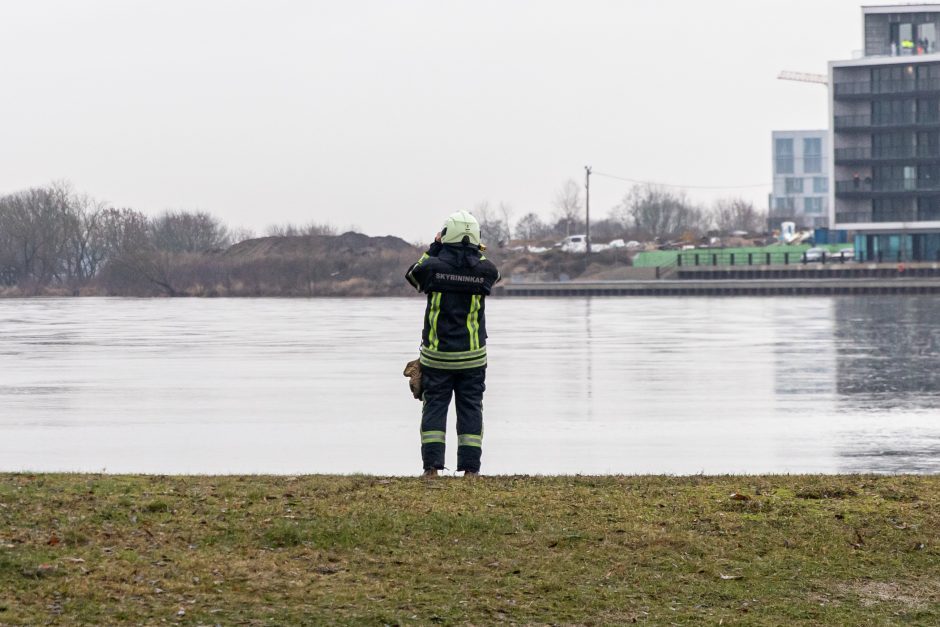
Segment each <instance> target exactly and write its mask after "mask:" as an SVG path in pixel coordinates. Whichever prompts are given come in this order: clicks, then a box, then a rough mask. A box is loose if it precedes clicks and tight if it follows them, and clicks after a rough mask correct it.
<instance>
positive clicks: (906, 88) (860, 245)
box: [829, 4, 940, 261]
mask: <svg viewBox="0 0 940 627" xmlns="http://www.w3.org/2000/svg"><path fill="white" fill-rule="evenodd" d="M862 19H863V30H864V33H863V39H864V42H863V45H864V51H863V55H864V56H862V57H861V58H858V59H853V60H848V61H832V62H830V63H829V85H830V86H831V89H830V116H831V125H830V132H831V138H832V139H831V142H830V145H831V146H832V147H833V167H832V179H833V184H832V185H831V189H832V192H831V194H832V198H831V202H830V207H831V209H830V214H829V217H830V221H831V225H832V228H836V229H845V230H849V231H853V232H854V233H855V256H856V258H857V259H862V260H869V261H871V260H876V261H877V260H881V261H936V260H940V51H938V49H937V43H938V41H937V37H938V33H940V4H912V5H897V6H867V7H862Z"/></svg>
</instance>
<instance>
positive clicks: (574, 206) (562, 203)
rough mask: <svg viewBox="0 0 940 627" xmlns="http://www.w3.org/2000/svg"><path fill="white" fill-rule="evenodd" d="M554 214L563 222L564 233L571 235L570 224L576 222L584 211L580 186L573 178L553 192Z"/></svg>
mask: <svg viewBox="0 0 940 627" xmlns="http://www.w3.org/2000/svg"><path fill="white" fill-rule="evenodd" d="M553 205H554V207H555V215H556V217H557V219H558V221H559V222H562V221H563V222H564V224H565V235H566V236H568V235H571V226H572V225H574V224H577V223H578V222H579V221H580V219H581V214H582V213H583V211H584V205H583V204H582V202H581V186H580V185H578V183H577V181H575V180H574V179H568V180H567V181H565V184H564V185H562V186H561V188H560V189H559V190H558V191H557V192H556V193H555V201H554V203H553Z"/></svg>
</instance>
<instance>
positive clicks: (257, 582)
mask: <svg viewBox="0 0 940 627" xmlns="http://www.w3.org/2000/svg"><path fill="white" fill-rule="evenodd" d="M938 514H940V477H913V476H899V477H875V476H770V477H758V476H754V477H703V476H696V477H482V478H480V479H478V480H476V481H464V480H461V479H454V478H439V479H436V480H423V479H417V478H415V479H412V478H377V477H366V476H351V477H334V476H309V477H308V476H305V477H264V476H250V477H185V476H173V477H155V476H113V475H52V474H38V475H31V474H7V475H0V625H23V624H31V625H32V624H62V625H72V624H82V623H86V624H156V623H170V624H173V623H178V624H186V625H199V624H204V625H215V624H223V625H229V624H245V625H266V624H278V625H281V624H322V623H329V624H375V625H382V624H392V625H394V624H402V625H404V624H431V623H440V624H468V623H472V624H477V625H479V624H491V623H498V622H515V623H521V624H545V623H551V624H572V623H576V624H598V625H600V624H622V623H632V622H637V623H646V624H680V625H682V624H688V625H692V624H696V625H697V624H703V623H704V624H715V625H717V624H726V625H727V624H758V625H760V624H767V625H780V624H805V625H818V624H820V623H828V624H853V625H865V624H870V625H885V624H902V623H903V624H908V623H913V624H925V625H926V624H937V623H940V568H938V567H937V564H938V563H940V561H938V558H940V516H938Z"/></svg>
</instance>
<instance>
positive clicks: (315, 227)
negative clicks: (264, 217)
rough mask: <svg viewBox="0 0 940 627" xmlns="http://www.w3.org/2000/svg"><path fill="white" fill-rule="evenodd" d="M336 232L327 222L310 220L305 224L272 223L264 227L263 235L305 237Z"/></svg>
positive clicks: (335, 233) (334, 233)
mask: <svg viewBox="0 0 940 627" xmlns="http://www.w3.org/2000/svg"><path fill="white" fill-rule="evenodd" d="M337 234H338V231H337V228H336V227H335V226H333V225H332V224H330V223H328V222H322V223H321V222H310V223H308V224H306V225H298V224H292V223H290V222H285V223H284V224H272V225H270V226H269V227H268V228H266V229H265V235H267V236H268V237H305V236H310V235H337Z"/></svg>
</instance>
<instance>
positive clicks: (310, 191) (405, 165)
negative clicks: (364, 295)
mask: <svg viewBox="0 0 940 627" xmlns="http://www.w3.org/2000/svg"><path fill="white" fill-rule="evenodd" d="M860 39H861V18H860V6H859V4H858V2H853V1H844V0H826V1H825V2H821V1H819V0H738V1H732V0H709V1H708V2H701V1H691V0H672V1H653V0H650V1H630V2H627V1H625V0H624V1H620V2H613V1H609V2H608V1H584V0H579V1H577V2H576V1H567V2H560V1H547V0H538V1H536V0H530V1H528V2H522V1H511V0H496V1H485V0H483V1H481V0H472V1H460V2H458V1H442V0H427V1H418V0H415V1H408V0H396V1H391V0H387V1H378V0H376V1H365V0H344V1H341V2H336V1H330V2H301V1H296V2H291V1H279V0H264V1H260V0H259V1H256V2H240V1H232V0H224V1H221V0H218V1H208V0H207V1H202V2H194V1H175V0H160V1H155V2H133V1H129V0H113V1H87V0H86V1H82V2H76V1H74V0H60V1H43V0H31V1H30V2H25V1H24V2H15V1H11V0H0V193H5V192H12V191H16V190H19V189H23V188H26V187H29V186H34V185H42V184H45V183H48V182H50V181H52V180H56V179H67V180H69V181H71V182H72V184H73V185H74V186H75V187H76V188H77V189H78V190H80V191H84V192H87V193H89V194H91V195H93V196H95V197H98V198H101V199H104V200H107V201H108V202H109V203H112V204H113V205H115V206H121V207H125V206H126V207H134V208H137V209H140V210H143V211H145V212H147V213H151V214H153V213H157V212H160V211H163V210H165V209H200V210H206V211H209V212H211V213H213V214H215V215H217V216H219V217H221V218H223V219H224V220H225V221H226V222H227V223H229V224H230V225H232V226H245V227H249V228H253V229H255V230H257V231H259V232H260V231H263V230H264V227H265V226H266V225H268V224H271V223H274V222H286V221H292V222H298V223H304V222H309V221H318V222H332V223H334V224H336V225H338V226H341V227H349V226H355V227H357V228H358V229H360V230H363V231H365V232H367V233H369V234H372V235H384V234H396V235H400V236H403V237H405V238H406V239H409V240H424V239H427V235H428V234H433V233H434V232H435V231H436V230H437V228H438V227H439V225H440V223H442V222H443V219H444V217H445V216H446V215H447V214H448V213H450V212H451V211H455V210H457V209H464V208H472V207H473V206H475V205H476V204H477V203H479V202H480V201H482V200H489V201H490V203H491V204H494V205H495V204H497V203H499V202H505V203H508V204H509V205H511V206H512V208H513V210H514V212H515V217H516V219H518V218H519V217H521V216H522V215H523V214H524V213H526V212H529V211H535V212H537V213H540V214H542V215H543V216H545V217H548V216H550V215H551V214H552V200H553V198H554V196H555V192H556V190H557V189H558V188H559V187H561V185H562V184H563V183H564V181H565V180H566V179H568V178H575V179H576V180H578V181H579V182H582V181H583V176H584V170H583V167H584V166H585V165H587V164H590V165H592V166H593V167H594V170H595V172H605V173H610V174H615V175H618V176H622V177H626V178H630V179H638V180H649V181H656V182H662V183H669V184H675V185H688V186H743V185H763V186H762V187H756V188H755V187H751V188H747V189H737V190H735V189H728V190H723V191H710V190H697V189H689V190H688V194H689V195H690V196H691V197H692V198H693V199H696V200H699V201H701V202H710V201H712V200H713V199H714V198H715V197H716V196H745V197H747V198H748V199H750V200H753V201H754V202H755V203H757V204H758V205H759V206H760V207H761V208H764V207H766V203H767V193H768V192H769V190H770V185H769V183H770V180H771V170H770V168H771V164H770V133H771V130H774V129H800V128H825V127H826V126H827V121H826V110H827V104H826V90H825V88H824V87H822V86H820V85H812V84H802V83H793V82H784V81H779V80H777V79H776V76H777V74H778V73H779V71H780V70H786V69H789V70H799V71H808V72H818V73H825V71H826V62H827V61H828V60H830V59H841V58H850V57H851V55H852V52H853V50H857V49H859V48H860V47H861V41H860ZM628 189H629V183H626V182H623V181H618V180H614V179H607V178H601V177H594V178H593V179H592V215H600V216H604V215H606V214H607V213H608V212H609V211H610V209H611V208H612V207H613V206H614V205H616V204H617V203H618V202H619V200H620V198H621V197H622V196H623V194H624V193H625V192H626V191H628Z"/></svg>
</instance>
